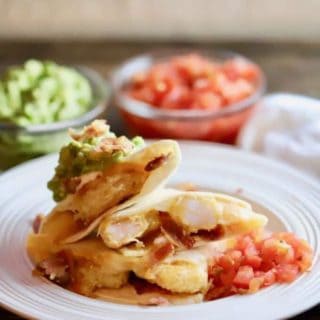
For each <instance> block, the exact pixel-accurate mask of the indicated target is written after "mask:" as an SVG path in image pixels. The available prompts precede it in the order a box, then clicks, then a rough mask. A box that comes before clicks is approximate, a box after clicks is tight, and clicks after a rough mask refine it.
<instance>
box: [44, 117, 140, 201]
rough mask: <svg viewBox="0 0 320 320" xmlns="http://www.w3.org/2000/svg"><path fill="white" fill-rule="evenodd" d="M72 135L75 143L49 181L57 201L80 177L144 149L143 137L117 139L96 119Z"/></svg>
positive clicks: (65, 150) (64, 150)
mask: <svg viewBox="0 0 320 320" xmlns="http://www.w3.org/2000/svg"><path fill="white" fill-rule="evenodd" d="M69 134H70V136H71V138H72V141H71V142H70V143H69V144H68V145H66V146H64V147H63V148H62V149H61V151H60V156H59V162H58V165H57V167H56V168H55V175H54V176H53V178H52V179H51V180H50V181H49V182H48V188H49V189H50V190H51V191H52V192H53V198H54V200H55V201H61V200H63V199H64V198H65V197H66V196H67V195H68V194H69V193H73V192H74V191H75V189H76V187H77V186H78V185H79V183H80V179H79V176H81V175H83V174H86V173H89V172H94V171H101V170H103V169H105V168H106V167H107V166H109V165H111V164H113V163H115V162H120V161H122V160H123V159H124V158H125V157H126V156H128V155H130V154H132V153H133V152H136V151H137V150H138V149H140V148H141V147H143V146H144V140H143V139H142V138H141V137H134V138H133V139H131V140H129V139H128V138H126V137H124V136H121V137H117V136H116V135H115V134H114V133H113V132H111V131H110V127H109V126H108V125H107V124H106V122H105V121H104V120H95V121H93V122H92V123H91V124H90V125H89V126H86V127H84V129H83V130H82V131H80V132H75V131H73V130H70V132H69Z"/></svg>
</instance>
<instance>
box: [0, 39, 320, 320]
mask: <svg viewBox="0 0 320 320" xmlns="http://www.w3.org/2000/svg"><path fill="white" fill-rule="evenodd" d="M185 46H188V47H192V48H195V49H200V48H205V49H211V48H212V49H213V48H225V49H228V50H232V51H236V52H239V53H241V54H243V55H245V56H247V57H249V58H251V59H253V60H254V61H256V62H257V63H258V64H259V65H260V66H261V67H262V69H263V70H264V71H265V73H266V77H267V81H268V92H293V93H299V94H305V95H310V96H313V97H317V98H320V43H318V44H311V43H310V44H308V43H304V44H298V43H289V44H279V43H205V44H188V43H179V44H177V43H159V42H157V43H152V42H141V43H137V42H87V43H27V42H25V43H21V42H19V43H12V42H1V43H0V67H3V66H6V65H11V64H16V63H21V62H23V61H24V60H26V59H28V58H40V59H53V60H56V61H57V62H60V63H67V64H76V65H77V64H82V65H87V66H89V67H92V68H93V69H95V70H97V71H98V72H99V73H101V74H102V75H103V76H105V77H107V76H108V75H109V74H110V72H111V71H112V70H113V69H114V68H115V67H116V66H117V65H118V64H119V63H121V62H122V61H123V60H125V59H126V58H128V57H131V56H133V55H136V54H140V53H143V52H145V51H149V50H154V49H158V48H163V47H165V48H172V47H173V48H175V47H185ZM111 124H112V125H113V126H114V127H116V128H118V131H122V127H121V122H119V120H118V119H117V117H116V115H114V114H113V116H112V121H111ZM270 307H272V306H270ZM0 319H21V318H20V317H18V316H16V315H14V314H12V313H10V312H8V311H6V310H4V309H1V308H0ZM292 319H294V320H304V319H305V320H319V319H320V305H318V306H317V307H315V308H313V309H311V310H309V311H307V312H305V313H304V314H301V315H298V316H296V317H295V318H292ZM172 320H173V319H172Z"/></svg>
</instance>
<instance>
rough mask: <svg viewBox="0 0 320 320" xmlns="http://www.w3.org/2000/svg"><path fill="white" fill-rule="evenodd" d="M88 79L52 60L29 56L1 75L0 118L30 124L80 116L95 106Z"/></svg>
mask: <svg viewBox="0 0 320 320" xmlns="http://www.w3.org/2000/svg"><path fill="white" fill-rule="evenodd" d="M92 100H93V94H92V90H91V86H90V84H89V82H88V80H87V79H86V78H85V77H84V76H82V75H81V74H80V73H79V72H78V71H76V70H75V69H72V68H69V67H66V66H62V65H58V64H56V63H54V62H51V61H39V60H34V59H32V60H28V61H26V62H25V63H24V64H23V65H21V66H17V67H11V68H9V69H8V70H7V72H6V73H5V74H4V75H3V76H2V77H1V78H0V121H1V122H7V123H12V124H16V125H19V126H28V125H32V124H45V123H51V122H57V121H62V120H67V119H71V118H75V117H78V116H80V115H81V114H83V113H85V112H86V111H88V110H89V109H90V108H91V106H92Z"/></svg>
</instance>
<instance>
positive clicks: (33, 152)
mask: <svg viewBox="0 0 320 320" xmlns="http://www.w3.org/2000/svg"><path fill="white" fill-rule="evenodd" d="M75 69H76V70H77V71H78V72H80V73H81V74H82V75H83V76H84V77H86V78H87V79H88V81H89V83H90V85H91V88H92V91H93V101H92V107H91V109H90V110H89V111H88V112H86V113H84V114H83V115H81V116H80V117H77V118H74V119H70V120H65V121H59V122H54V123H47V124H39V125H32V126H27V127H19V126H16V125H12V124H8V123H1V122H0V170H5V169H8V168H10V167H12V166H14V165H16V164H19V163H21V162H23V161H26V160H29V159H32V158H35V157H37V156H41V155H44V154H47V153H51V152H57V151H59V150H60V148H61V147H62V146H63V145H64V144H66V143H67V142H68V141H70V138H69V136H68V132H67V131H68V128H78V127H82V126H83V125H85V124H88V123H90V122H91V121H92V120H94V119H96V118H103V117H105V112H106V109H107V106H108V102H109V99H110V93H111V92H110V91H111V90H110V89H109V88H108V86H107V84H106V81H105V80H104V79H102V78H101V77H100V76H99V75H98V74H97V73H96V72H95V71H93V70H91V69H89V68H86V67H82V66H81V67H75Z"/></svg>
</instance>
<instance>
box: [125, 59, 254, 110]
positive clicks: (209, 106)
mask: <svg viewBox="0 0 320 320" xmlns="http://www.w3.org/2000/svg"><path fill="white" fill-rule="evenodd" d="M259 76H260V74H259V70H258V68H257V67H256V66H255V65H254V64H252V63H250V62H248V61H247V60H245V59H243V58H233V59H230V60H227V61H225V62H223V63H218V62H214V61H210V60H208V59H207V58H205V57H202V56H200V55H197V54H189V55H182V56H177V57H173V58H172V59H170V60H169V61H166V62H161V63H156V64H154V65H153V66H152V67H151V68H150V69H149V70H148V71H146V72H141V73H138V74H136V75H135V76H133V77H132V79H131V82H130V83H129V84H128V86H127V88H126V89H125V90H126V91H127V93H128V95H130V96H131V97H132V98H134V99H136V100H140V101H143V102H146V103H148V104H151V105H152V106H154V107H157V108H163V109H200V110H219V109H221V108H224V107H226V106H228V105H230V104H232V103H236V102H238V101H240V100H243V99H245V98H247V97H249V96H250V95H252V94H253V92H254V91H255V89H256V83H257V81H258V78H259Z"/></svg>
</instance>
